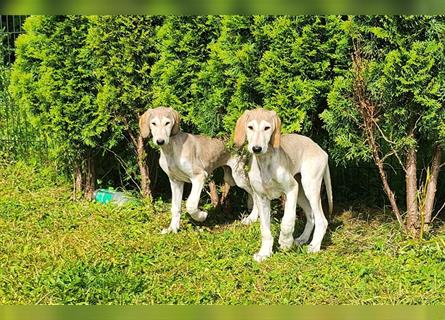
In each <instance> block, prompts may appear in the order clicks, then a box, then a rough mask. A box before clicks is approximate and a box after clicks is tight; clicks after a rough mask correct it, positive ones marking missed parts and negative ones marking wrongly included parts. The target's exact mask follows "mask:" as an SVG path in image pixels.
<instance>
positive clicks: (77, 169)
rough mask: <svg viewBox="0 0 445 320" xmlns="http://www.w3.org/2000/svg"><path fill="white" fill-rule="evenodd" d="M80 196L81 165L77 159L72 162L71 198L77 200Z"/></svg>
mask: <svg viewBox="0 0 445 320" xmlns="http://www.w3.org/2000/svg"><path fill="white" fill-rule="evenodd" d="M81 196H82V166H81V163H80V162H79V161H76V162H75V164H74V183H73V197H72V198H73V200H74V201H77V200H79V199H80V198H81Z"/></svg>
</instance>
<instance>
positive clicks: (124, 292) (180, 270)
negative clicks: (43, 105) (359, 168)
mask: <svg viewBox="0 0 445 320" xmlns="http://www.w3.org/2000/svg"><path fill="white" fill-rule="evenodd" d="M368 211H369V210H367V211H363V212H357V211H350V210H345V211H343V212H338V213H337V215H336V216H335V218H334V221H332V222H331V224H330V230H329V233H328V234H327V235H326V237H325V241H324V245H323V250H322V252H320V253H318V254H308V253H306V252H305V247H302V248H297V247H296V248H294V249H292V250H291V251H289V252H280V251H278V250H277V249H275V253H274V255H273V256H272V257H271V258H270V259H269V260H268V261H266V262H264V263H261V264H258V263H256V262H254V261H253V259H252V255H253V253H254V252H255V251H256V250H257V249H258V248H259V244H260V231H259V225H258V224H255V225H252V226H243V225H242V224H241V223H240V222H239V221H238V220H233V219H229V220H230V221H225V220H228V219H224V217H221V216H218V217H216V216H213V217H211V218H210V219H209V220H208V221H206V222H205V223H204V224H196V223H194V222H192V221H191V220H190V218H189V217H188V216H186V215H184V216H183V218H182V229H181V231H180V232H179V233H178V234H175V235H164V236H163V235H161V234H160V230H161V229H162V227H164V226H167V225H168V222H169V206H168V204H165V203H162V202H159V201H158V202H156V203H155V205H154V207H152V206H150V205H149V204H145V205H139V206H136V205H134V206H130V207H115V206H112V205H100V204H96V203H88V202H84V201H81V202H73V201H71V200H70V185H69V183H67V182H66V181H65V180H63V179H62V178H59V177H57V175H56V174H55V173H54V171H52V170H51V169H40V170H36V169H33V168H30V167H28V166H26V165H23V164H16V165H13V166H11V165H10V166H3V167H0V303H2V304H5V303H6V304H11V303H19V304H23V303H27V304H36V303H40V304H97V303H99V304H124V303H125V304H127V303H132V304H139V303H146V304H152V303H173V304H187V303H203V304H252V303H256V304H269V303H280V304H281V303H284V304H302V303H308V304H421V303H424V304H439V303H440V304H443V303H445V240H444V239H445V238H444V236H443V230H444V229H443V227H441V229H442V230H440V229H438V230H436V231H435V234H434V235H432V236H430V238H429V239H427V240H426V241H423V242H422V243H418V242H413V241H412V240H406V239H405V238H404V237H403V235H402V234H401V232H400V230H399V228H398V226H397V224H396V223H395V222H394V221H393V220H392V219H391V217H390V214H389V213H387V214H386V215H385V214H383V213H378V212H377V213H372V212H371V213H370V212H368ZM278 221H279V220H275V221H274V223H273V232H274V235H275V237H277V236H278V230H279V222H278ZM302 228H303V222H302V221H299V222H298V224H297V228H296V229H297V230H296V232H297V233H299V232H301V231H302Z"/></svg>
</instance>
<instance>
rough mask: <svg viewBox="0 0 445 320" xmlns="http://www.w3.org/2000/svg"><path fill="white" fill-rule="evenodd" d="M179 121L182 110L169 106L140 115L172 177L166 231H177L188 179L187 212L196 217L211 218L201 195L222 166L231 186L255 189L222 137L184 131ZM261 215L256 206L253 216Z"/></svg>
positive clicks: (143, 132)
mask: <svg viewBox="0 0 445 320" xmlns="http://www.w3.org/2000/svg"><path fill="white" fill-rule="evenodd" d="M179 122H180V117H179V113H178V112H177V111H175V110H173V109H172V108H165V107H159V108H155V109H149V110H147V111H146V112H145V113H144V114H143V115H142V116H141V117H140V118H139V127H140V130H141V135H142V137H143V138H147V137H148V136H149V135H150V134H151V135H152V137H153V142H154V143H155V144H156V145H158V146H159V147H160V150H161V156H160V158H159V165H160V166H161V168H162V170H164V172H165V173H166V174H167V176H168V178H169V180H170V186H171V191H172V206H171V222H170V226H169V227H168V228H165V229H163V230H162V233H170V232H173V233H176V232H177V231H178V229H179V221H180V215H181V202H182V194H183V190H184V182H189V183H191V184H192V190H191V192H190V195H189V197H188V199H187V203H186V208H187V212H188V213H189V214H190V216H191V217H192V218H193V219H194V220H196V221H200V222H202V221H204V220H205V219H206V218H207V212H205V211H200V210H199V209H198V205H199V198H200V196H201V191H202V189H203V187H204V183H205V180H206V178H207V177H208V176H209V175H210V174H211V173H212V172H213V170H215V169H216V168H218V167H223V168H224V180H225V181H226V182H228V183H229V184H230V185H231V186H233V185H235V184H236V185H237V186H238V187H240V188H243V189H244V190H246V191H247V192H248V193H249V194H252V193H253V191H252V189H251V187H250V185H249V181H248V178H247V175H246V174H245V172H244V164H245V163H244V162H243V161H242V160H241V158H240V157H237V156H231V155H230V152H228V151H227V150H226V149H225V147H224V143H223V142H222V141H221V140H218V139H212V138H208V137H204V136H198V135H192V134H189V133H185V132H181V131H180V129H179ZM229 168H230V169H229ZM257 215H258V214H257V211H256V208H255V207H253V210H252V213H251V214H250V215H249V217H250V220H252V221H254V220H256V216H257ZM249 217H247V218H246V219H249Z"/></svg>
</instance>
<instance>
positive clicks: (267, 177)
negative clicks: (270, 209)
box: [249, 164, 284, 200]
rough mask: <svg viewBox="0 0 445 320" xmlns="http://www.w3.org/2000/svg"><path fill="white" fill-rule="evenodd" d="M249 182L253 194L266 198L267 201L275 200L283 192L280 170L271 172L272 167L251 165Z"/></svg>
mask: <svg viewBox="0 0 445 320" xmlns="http://www.w3.org/2000/svg"><path fill="white" fill-rule="evenodd" d="M249 180H250V184H251V185H252V188H253V189H254V190H255V192H257V193H259V194H261V195H263V196H266V197H267V198H268V199H270V200H272V199H276V198H279V197H280V196H281V194H282V193H283V192H284V190H283V186H282V183H281V180H282V179H281V174H280V168H278V170H272V166H271V165H270V166H261V167H259V166H258V165H255V164H253V165H252V168H251V170H250V171H249Z"/></svg>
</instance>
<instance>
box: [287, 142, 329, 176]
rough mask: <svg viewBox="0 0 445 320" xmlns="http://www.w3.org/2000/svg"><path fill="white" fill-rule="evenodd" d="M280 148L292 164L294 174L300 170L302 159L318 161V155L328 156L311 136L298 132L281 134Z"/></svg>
mask: <svg viewBox="0 0 445 320" xmlns="http://www.w3.org/2000/svg"><path fill="white" fill-rule="evenodd" d="M281 148H282V149H283V151H284V152H285V153H286V154H287V156H288V158H289V161H290V162H291V164H292V169H293V170H292V171H293V173H294V174H296V173H298V172H300V170H301V167H300V166H301V164H302V162H303V160H304V161H311V159H314V160H316V161H319V159H320V157H323V158H326V159H327V157H328V155H327V153H326V152H325V151H324V150H323V149H322V148H321V147H320V146H319V145H318V144H317V143H316V142H314V141H313V140H312V139H311V138H309V137H306V136H303V135H300V134H294V133H292V134H283V135H282V136H281Z"/></svg>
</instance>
